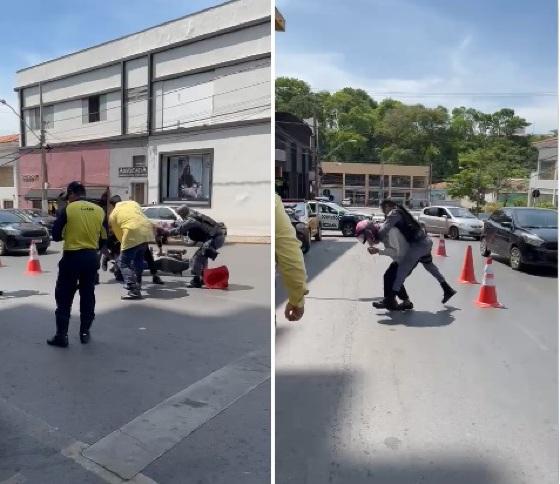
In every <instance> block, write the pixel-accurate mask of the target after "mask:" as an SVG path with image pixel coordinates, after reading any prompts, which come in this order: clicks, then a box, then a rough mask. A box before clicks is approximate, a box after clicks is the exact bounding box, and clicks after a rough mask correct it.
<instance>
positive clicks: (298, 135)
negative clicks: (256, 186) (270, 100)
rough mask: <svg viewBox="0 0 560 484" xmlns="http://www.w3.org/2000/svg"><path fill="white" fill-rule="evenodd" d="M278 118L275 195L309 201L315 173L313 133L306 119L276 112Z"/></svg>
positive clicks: (276, 126)
mask: <svg viewBox="0 0 560 484" xmlns="http://www.w3.org/2000/svg"><path fill="white" fill-rule="evenodd" d="M275 119H276V125H275V128H276V129H275V148H276V149H275V153H276V156H275V183H276V192H277V193H278V194H279V195H280V196H281V197H282V198H284V199H286V198H292V199H294V198H297V199H300V198H302V199H308V198H309V197H310V194H311V186H310V184H311V182H312V181H313V180H314V174H315V173H314V169H315V168H314V164H313V159H312V155H311V136H312V134H313V133H312V130H311V128H310V127H309V126H308V125H307V124H306V123H305V122H304V121H303V120H301V119H299V118H298V117H297V116H294V115H292V114H289V113H276V116H275Z"/></svg>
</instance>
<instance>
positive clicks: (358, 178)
mask: <svg viewBox="0 0 560 484" xmlns="http://www.w3.org/2000/svg"><path fill="white" fill-rule="evenodd" d="M344 183H345V185H346V186H347V187H348V186H350V187H364V186H365V185H366V177H365V175H350V174H346V179H345V182H344Z"/></svg>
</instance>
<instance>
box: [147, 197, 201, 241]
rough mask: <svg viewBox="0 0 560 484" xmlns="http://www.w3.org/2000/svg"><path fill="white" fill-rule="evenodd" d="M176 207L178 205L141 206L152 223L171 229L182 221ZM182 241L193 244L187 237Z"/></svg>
mask: <svg viewBox="0 0 560 484" xmlns="http://www.w3.org/2000/svg"><path fill="white" fill-rule="evenodd" d="M178 208H179V206H178V205H147V206H145V207H142V211H143V212H144V215H146V217H148V218H149V219H150V221H151V222H152V223H153V224H154V225H158V226H160V227H163V228H166V229H171V228H173V227H174V226H175V225H177V223H180V222H182V221H183V217H181V216H180V215H179V214H178V213H177V209H178ZM183 242H184V243H185V244H187V245H189V246H192V245H193V242H192V241H191V240H190V239H189V238H188V237H183ZM164 243H167V239H165V240H164Z"/></svg>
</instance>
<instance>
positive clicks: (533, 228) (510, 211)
mask: <svg viewBox="0 0 560 484" xmlns="http://www.w3.org/2000/svg"><path fill="white" fill-rule="evenodd" d="M480 253H481V254H482V255H483V256H484V257H488V256H489V255H490V254H491V253H494V254H497V255H499V256H503V257H507V258H508V259H509V261H510V265H511V268H512V269H514V270H520V269H522V268H523V266H526V265H527V266H546V267H557V266H558V212H557V211H556V210H547V209H543V208H521V207H511V208H507V207H506V208H503V209H501V210H498V211H496V212H494V213H493V214H492V215H491V216H490V218H489V219H488V220H487V221H486V222H485V223H484V232H483V236H482V239H481V240H480Z"/></svg>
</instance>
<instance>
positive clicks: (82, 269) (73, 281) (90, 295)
mask: <svg viewBox="0 0 560 484" xmlns="http://www.w3.org/2000/svg"><path fill="white" fill-rule="evenodd" d="M97 268H98V258H97V251H96V250H90V249H84V250H69V251H64V253H63V255H62V259H60V262H59V263H58V278H57V280H56V288H55V293H54V295H55V300H56V312H55V315H56V333H57V334H59V335H66V334H68V325H69V323H70V312H71V310H72V302H73V301H74V295H75V294H76V290H77V289H78V283H79V292H80V332H82V331H88V330H89V328H90V327H91V324H92V323H93V320H94V319H95V279H96V276H97Z"/></svg>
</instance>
